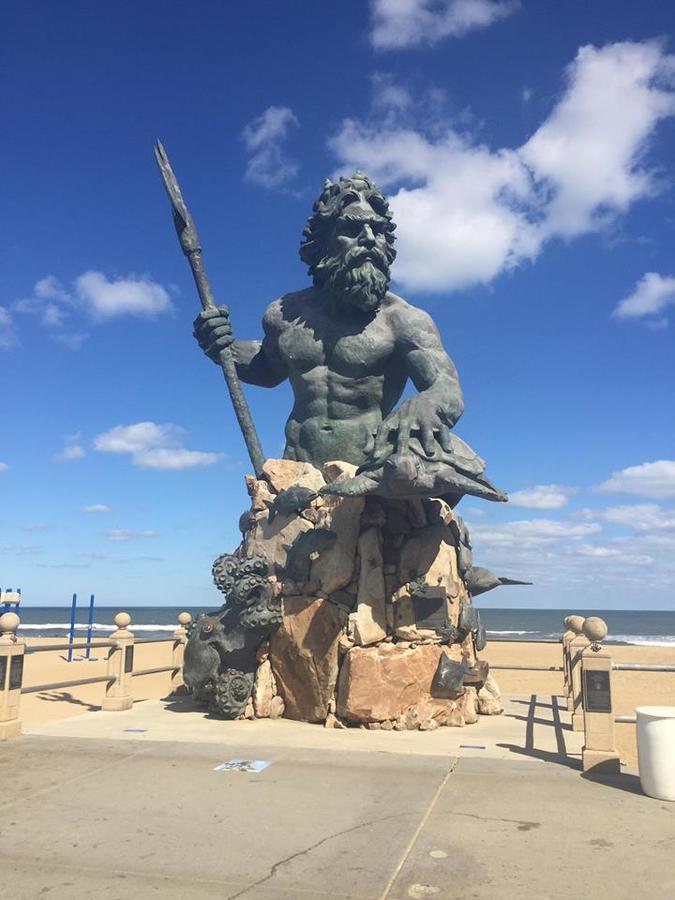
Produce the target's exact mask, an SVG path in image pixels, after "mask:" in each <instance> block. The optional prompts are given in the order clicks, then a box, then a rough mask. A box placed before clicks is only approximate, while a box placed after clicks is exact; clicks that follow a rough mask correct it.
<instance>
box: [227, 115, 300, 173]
mask: <svg viewBox="0 0 675 900" xmlns="http://www.w3.org/2000/svg"><path fill="white" fill-rule="evenodd" d="M298 124H299V123H298V120H297V118H296V116H295V114H294V113H293V110H291V109H289V107H288V106H268V107H267V109H266V110H265V112H264V113H262V115H260V116H257V117H256V118H255V119H252V120H251V121H250V122H249V123H248V125H246V126H245V127H244V129H243V131H242V133H241V136H242V140H243V141H244V144H245V146H246V149H247V150H248V151H249V153H250V157H249V161H248V164H247V166H246V172H245V175H244V177H245V179H246V180H247V181H251V182H253V183H254V184H260V185H262V187H266V188H280V187H284V185H285V183H286V182H288V181H290V180H291V179H292V178H293V177H294V176H295V175H296V174H297V171H298V166H297V163H295V162H293V161H292V160H291V159H289V158H288V157H287V156H286V154H285V152H284V150H283V147H282V144H283V143H284V142H285V141H286V140H288V136H289V132H290V130H291V128H297V126H298Z"/></svg>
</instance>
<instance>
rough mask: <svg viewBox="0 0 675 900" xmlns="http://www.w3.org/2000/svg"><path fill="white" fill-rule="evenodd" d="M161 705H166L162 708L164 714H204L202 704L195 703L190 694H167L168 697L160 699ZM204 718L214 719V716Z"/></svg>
mask: <svg viewBox="0 0 675 900" xmlns="http://www.w3.org/2000/svg"><path fill="white" fill-rule="evenodd" d="M161 699H162V703H166V706H165V707H164V709H165V711H166V712H172V713H193V712H198V713H202V714H204V713H205V710H204V704H203V703H197V702H196V701H195V700H194V699H193V698H192V697H191V696H190V694H169V696H168V697H162V698H161ZM206 718H212V719H213V718H216V717H215V716H208V715H207V716H206Z"/></svg>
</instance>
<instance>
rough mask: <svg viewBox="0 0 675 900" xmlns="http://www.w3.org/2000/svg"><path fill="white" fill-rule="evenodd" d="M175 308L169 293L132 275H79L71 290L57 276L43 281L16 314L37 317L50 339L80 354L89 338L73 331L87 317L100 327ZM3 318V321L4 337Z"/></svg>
mask: <svg viewBox="0 0 675 900" xmlns="http://www.w3.org/2000/svg"><path fill="white" fill-rule="evenodd" d="M171 308H172V303H171V299H170V297H169V293H168V291H167V290H166V289H165V288H164V287H162V285H161V284H158V283H157V282H155V281H152V280H150V279H149V278H147V277H137V276H134V275H129V276H128V277H126V278H116V279H115V278H112V279H109V278H108V277H107V276H106V275H104V274H103V273H102V272H95V271H89V272H84V273H83V274H82V275H79V276H78V277H77V278H76V279H75V282H74V285H73V288H72V290H67V289H66V288H65V287H64V286H63V285H62V284H61V282H60V281H59V280H58V278H56V277H55V276H54V275H47V276H46V277H45V278H41V279H40V280H39V281H37V282H36V283H35V285H34V286H33V290H32V292H31V294H30V296H28V297H23V298H21V299H20V300H16V301H15V302H14V303H13V304H12V311H13V312H15V313H19V314H21V315H32V316H36V317H37V318H38V319H39V321H40V323H41V324H42V325H44V326H45V328H46V329H47V331H48V332H49V334H50V337H51V338H52V339H53V340H55V341H58V342H59V343H61V344H64V345H65V346H66V347H68V348H69V349H71V350H78V349H79V348H80V347H81V346H82V344H83V342H84V341H86V340H87V338H88V337H89V335H88V334H87V333H86V332H83V331H75V330H72V326H73V323H74V321H77V323H78V325H81V321H82V318H83V317H86V318H87V319H89V320H90V321H92V322H93V323H96V324H100V323H102V322H106V321H109V320H111V319H114V318H117V317H118V316H141V317H148V318H149V317H153V316H158V315H160V314H161V313H164V312H167V311H168V310H170V309H171ZM1 325H2V318H1V317H0V334H1Z"/></svg>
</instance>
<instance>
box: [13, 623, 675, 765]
mask: <svg viewBox="0 0 675 900" xmlns="http://www.w3.org/2000/svg"><path fill="white" fill-rule="evenodd" d="M58 643H61V641H60V639H55V638H30V639H29V640H28V641H27V646H28V647H36V646H45V645H49V644H58ZM171 650H172V640H171V639H169V640H167V641H162V642H159V643H152V644H139V645H137V646H136V650H135V663H134V668H135V669H137V670H138V669H145V668H153V667H156V666H162V665H169V664H170V663H171ZM611 652H612V656H613V658H614V659H615V660H616V661H617V662H632V663H637V662H641V663H671V664H672V663H675V647H654V646H619V645H617V646H612V647H611ZM106 655H107V649H106V648H100V649H99V650H98V651H96V649H94V650H93V651H92V656H96V657H97V659H96V660H95V661H77V662H72V663H68V662H66V659H65V657H66V653H65V652H64V651H54V652H48V653H47V652H45V653H35V654H30V653H29V654H27V657H26V662H25V667H24V685H25V686H29V685H36V684H46V683H51V682H59V681H66V680H69V679H76V678H78V679H79V678H89V677H94V676H97V675H104V674H105V673H106ZM75 656H77V653H76V654H75ZM481 657H482V658H484V659H487V660H488V661H489V662H490V663H491V664H492V665H495V666H497V665H509V664H516V665H535V666H538V665H542V666H555V665H560V664H561V662H560V661H561V651H560V647H559V645H557V644H536V643H531V642H516V641H514V642H510V641H509V642H491V643H489V644H488V646H487V647H486V649H485V650H484V651H483V653H482V654H481ZM494 675H495V677H496V678H497V681H498V683H499V685H500V687H501V689H502V692H503V693H505V694H519V695H524V696H528V695H531V694H538V695H540V696H542V695H543V696H546V695H552V694H559V693H560V692H561V690H562V675H561V673H559V672H524V671H505V670H496V671H495V672H494ZM169 684H170V674H169V673H168V672H167V673H161V674H156V675H143V676H139V677H137V678H134V679H133V681H132V685H133V696H134V700H135V701H137V702H142V701H143V700H151V699H158V698H160V697H164V696H166V695H167V693H168V691H169ZM104 688H105V685H104V684H93V685H83V686H80V687H72V688H62V689H60V690H56V691H47V692H40V693H35V694H25V695H24V696H23V697H22V699H21V715H22V719H23V722H24V724H25V725H26V727H30V726H31V725H38V724H41V723H43V722H46V721H50V720H52V721H53V720H56V719H64V718H68V717H70V716H76V715H82V714H84V713H86V712H89V711H93V710H96V709H99V708H100V705H101V699H102V697H103V693H104ZM613 690H614V712H615V714H616V715H633V714H634V711H635V707H636V706H641V705H659V704H663V705H668V706H672V705H675V674H673V673H659V672H615V673H614V674H613ZM616 740H617V749H618V750H619V753H620V755H621V759H622V761H623V762H625V763H626V764H628V765H635V763H636V760H637V750H636V745H635V727H634V726H633V725H617V726H616Z"/></svg>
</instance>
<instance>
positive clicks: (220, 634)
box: [184, 553, 281, 719]
mask: <svg viewBox="0 0 675 900" xmlns="http://www.w3.org/2000/svg"><path fill="white" fill-rule="evenodd" d="M271 575H272V566H271V564H270V563H269V561H268V560H267V559H265V557H263V556H250V557H242V556H238V555H236V554H231V553H223V554H222V555H221V556H219V557H218V558H217V559H216V561H215V562H214V564H213V580H214V583H215V585H216V587H217V588H218V589H219V590H220V591H221V592H222V593H223V594H224V595H225V603H224V604H223V606H221V608H220V609H219V610H217V611H215V612H210V613H202V614H201V615H200V616H199V617H198V618H197V620H196V622H195V623H194V625H193V626H192V628H191V629H190V634H189V637H188V642H187V646H186V648H185V667H184V675H185V684H186V685H187V687H188V689H189V690H190V691H191V692H192V694H193V695H194V696H195V698H196V699H197V700H198V701H200V702H203V703H206V704H208V707H209V711H210V712H211V713H212V714H214V715H218V716H222V717H224V718H226V719H236V718H237V717H238V716H240V715H242V714H243V713H244V710H245V709H246V704H247V703H248V701H249V699H250V697H251V692H252V690H253V679H254V676H255V670H256V666H257V662H256V652H257V650H258V648H259V646H260V644H261V643H262V642H263V641H264V640H265V639H266V638H268V637H269V635H270V634H271V633H272V632H273V631H274V629H275V628H277V627H278V626H279V625H280V624H281V600H280V597H279V596H278V593H277V591H276V590H275V583H274V582H273V581H271V580H270V576H271Z"/></svg>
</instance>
